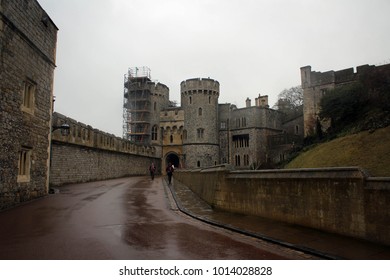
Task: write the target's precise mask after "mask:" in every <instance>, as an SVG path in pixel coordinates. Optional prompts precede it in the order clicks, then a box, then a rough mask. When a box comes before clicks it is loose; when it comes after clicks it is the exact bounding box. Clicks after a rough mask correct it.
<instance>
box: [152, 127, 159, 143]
mask: <svg viewBox="0 0 390 280" xmlns="http://www.w3.org/2000/svg"><path fill="white" fill-rule="evenodd" d="M157 130H158V127H157V125H154V126H153V127H152V141H156V140H157V137H158V135H157Z"/></svg>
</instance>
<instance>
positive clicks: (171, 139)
mask: <svg viewBox="0 0 390 280" xmlns="http://www.w3.org/2000/svg"><path fill="white" fill-rule="evenodd" d="M169 140H170V141H171V143H173V135H172V134H171V137H170V138H169Z"/></svg>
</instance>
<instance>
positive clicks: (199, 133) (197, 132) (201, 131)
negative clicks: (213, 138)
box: [196, 128, 204, 139]
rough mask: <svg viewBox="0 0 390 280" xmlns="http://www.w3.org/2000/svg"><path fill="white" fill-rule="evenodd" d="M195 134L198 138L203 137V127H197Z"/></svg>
mask: <svg viewBox="0 0 390 280" xmlns="http://www.w3.org/2000/svg"><path fill="white" fill-rule="evenodd" d="M196 134H197V136H198V139H203V135H204V129H203V128H198V129H197V130H196Z"/></svg>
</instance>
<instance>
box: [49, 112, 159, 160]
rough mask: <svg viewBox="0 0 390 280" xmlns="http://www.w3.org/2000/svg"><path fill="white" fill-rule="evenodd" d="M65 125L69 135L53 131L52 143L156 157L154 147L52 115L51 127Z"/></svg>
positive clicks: (62, 116)
mask: <svg viewBox="0 0 390 280" xmlns="http://www.w3.org/2000/svg"><path fill="white" fill-rule="evenodd" d="M65 123H66V124H68V125H69V126H70V131H69V135H67V136H63V135H61V131H60V130H55V131H54V132H53V133H52V140H53V141H57V142H62V143H67V144H72V145H78V146H84V147H89V148H95V149H100V150H107V151H113V152H120V153H127V154H132V155H141V156H148V157H157V153H156V148H154V147H151V146H144V145H137V144H134V143H132V142H130V141H128V140H125V139H122V138H119V137H116V136H115V135H113V134H109V133H106V132H103V131H100V130H98V129H95V128H93V127H92V126H90V125H86V124H83V123H81V122H78V121H76V120H74V119H71V118H69V117H66V116H64V115H62V114H60V113H57V112H54V113H53V126H60V125H62V124H65Z"/></svg>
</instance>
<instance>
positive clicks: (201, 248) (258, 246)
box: [0, 177, 299, 260]
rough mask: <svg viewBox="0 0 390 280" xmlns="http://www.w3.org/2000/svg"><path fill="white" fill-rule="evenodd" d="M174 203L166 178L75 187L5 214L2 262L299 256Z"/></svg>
mask: <svg viewBox="0 0 390 280" xmlns="http://www.w3.org/2000/svg"><path fill="white" fill-rule="evenodd" d="M171 205H172V202H170V200H169V199H168V196H167V192H166V190H165V189H164V186H163V183H162V179H161V178H156V179H155V180H154V181H151V180H150V179H149V177H131V178H121V179H115V180H109V181H101V182H92V183H84V184H74V185H67V186H64V187H62V188H60V192H59V193H57V194H54V195H49V196H47V197H45V198H43V199H39V200H36V201H33V202H30V203H27V204H24V205H21V206H18V207H15V208H13V209H10V210H7V211H3V212H0V224H1V227H0V259H76V260H78V259H188V260H191V259H288V258H293V259H299V256H297V255H294V252H291V251H289V250H286V249H283V248H277V247H276V246H275V245H269V244H267V243H264V242H260V241H258V240H255V239H253V238H250V237H246V236H242V235H239V234H237V233H232V232H229V231H226V230H223V229H219V228H214V227H212V226H210V225H207V224H204V223H202V222H200V221H196V220H193V219H191V218H189V217H187V216H185V215H183V214H181V213H180V212H179V211H177V210H175V208H174V207H172V206H171Z"/></svg>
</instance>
